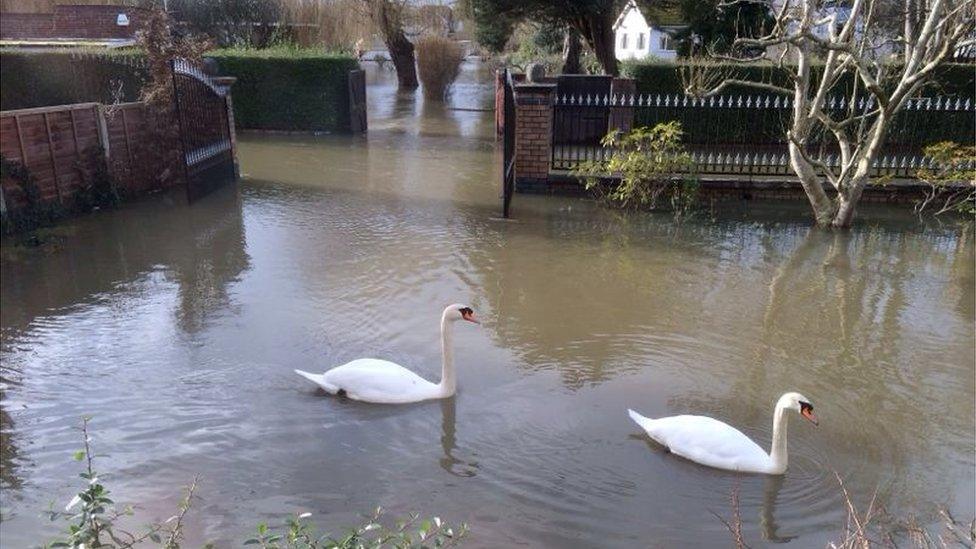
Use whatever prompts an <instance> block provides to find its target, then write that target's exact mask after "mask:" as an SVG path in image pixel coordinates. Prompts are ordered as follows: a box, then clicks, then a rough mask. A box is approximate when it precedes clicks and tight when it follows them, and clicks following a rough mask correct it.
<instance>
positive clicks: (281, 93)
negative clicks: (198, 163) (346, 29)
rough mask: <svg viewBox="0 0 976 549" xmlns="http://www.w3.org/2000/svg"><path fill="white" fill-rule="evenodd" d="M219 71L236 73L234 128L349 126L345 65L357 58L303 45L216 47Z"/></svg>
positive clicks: (348, 68)
mask: <svg viewBox="0 0 976 549" xmlns="http://www.w3.org/2000/svg"><path fill="white" fill-rule="evenodd" d="M208 57H212V58H214V59H216V60H217V63H218V65H219V67H220V72H221V74H233V75H234V76H236V77H237V83H236V84H235V85H234V117H235V119H236V120H237V127H238V128H246V129H260V130H282V131H326V132H332V131H350V108H349V71H351V70H355V69H358V68H359V63H358V61H356V59H354V58H352V57H349V56H345V55H330V54H324V53H317V52H312V51H306V50H288V49H265V50H217V51H215V52H212V53H211V54H208Z"/></svg>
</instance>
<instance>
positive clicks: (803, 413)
mask: <svg viewBox="0 0 976 549" xmlns="http://www.w3.org/2000/svg"><path fill="white" fill-rule="evenodd" d="M800 415H801V416H803V417H805V418H807V419H808V420H810V423H812V424H814V425H820V422H819V421H817V416H815V415H813V410H812V409H810V408H806V407H804V408H803V409H802V410H800Z"/></svg>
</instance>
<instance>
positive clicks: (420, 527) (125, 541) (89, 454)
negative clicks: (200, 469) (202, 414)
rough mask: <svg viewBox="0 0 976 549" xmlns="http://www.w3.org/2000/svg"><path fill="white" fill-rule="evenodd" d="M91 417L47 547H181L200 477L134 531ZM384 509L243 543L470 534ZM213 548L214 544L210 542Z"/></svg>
mask: <svg viewBox="0 0 976 549" xmlns="http://www.w3.org/2000/svg"><path fill="white" fill-rule="evenodd" d="M89 420H90V418H89V417H84V418H82V425H81V432H82V435H83V438H84V447H83V448H82V449H81V450H78V451H77V452H75V453H74V454H73V456H72V457H73V458H74V459H75V461H81V462H84V463H85V470H84V471H83V472H82V473H80V474H79V476H80V477H81V478H82V480H84V487H83V488H82V490H81V491H80V492H78V494H77V495H75V497H74V498H72V499H71V501H70V502H69V503H68V505H67V507H65V510H64V511H56V510H54V509H53V508H52V510H51V511H49V516H50V518H51V520H52V521H53V520H58V519H59V518H60V519H63V520H66V521H67V522H68V526H67V528H66V529H65V531H64V533H63V535H62V536H61V537H60V538H59V539H57V540H55V541H52V542H49V543H47V544H46V545H45V547H70V548H73V549H84V548H95V547H102V548H112V549H127V548H131V547H136V546H144V545H155V546H157V547H163V548H164V549H178V548H179V547H180V543H181V542H182V541H183V519H184V517H185V516H186V514H187V512H188V511H189V510H190V505H191V503H192V501H193V494H194V491H195V490H196V486H197V479H194V481H193V483H192V484H190V486H189V487H188V488H187V489H186V495H185V496H184V497H183V499H182V500H181V501H180V504H179V508H178V509H177V511H176V513H175V514H174V515H173V516H171V517H170V518H168V519H166V520H165V521H163V522H160V523H152V524H148V525H146V526H144V527H143V528H142V529H141V530H137V531H134V532H132V531H129V530H126V529H124V528H123V527H122V526H120V524H119V522H120V519H121V518H122V517H126V516H131V515H132V514H133V509H132V507H125V508H123V509H117V508H116V507H115V502H114V501H113V500H112V499H111V498H110V497H109V494H110V491H109V489H108V488H107V487H106V486H105V485H104V484H103V483H102V481H101V479H100V477H99V474H98V472H97V471H96V470H95V467H94V458H95V453H94V452H93V450H92V446H91V440H92V439H91V435H90V434H89V431H88V422H89ZM381 514H382V509H379V508H377V509H376V511H375V512H374V513H373V515H372V516H371V517H370V518H369V520H367V521H366V522H364V523H363V524H362V525H360V526H357V527H355V528H352V529H350V530H348V531H347V532H346V533H345V534H343V535H341V536H339V537H335V536H332V535H330V534H327V533H321V532H319V531H317V530H316V529H315V528H314V527H313V526H312V525H310V524H309V523H308V522H306V520H305V519H307V518H308V517H309V516H310V515H311V513H302V514H300V515H296V516H293V517H290V518H288V519H287V521H286V524H285V528H284V529H283V530H280V531H279V530H276V529H273V528H269V527H268V526H267V525H266V524H264V523H262V524H259V525H258V527H257V535H256V536H254V537H252V538H250V539H248V540H247V541H245V542H244V545H253V546H258V547H262V548H265V549H378V548H380V547H395V548H398V549H399V548H404V549H405V548H414V547H417V548H427V547H453V546H455V545H458V543H460V541H461V540H462V539H463V538H464V537H465V536H466V535H467V532H468V527H467V526H466V525H465V524H463V523H462V524H461V525H459V526H450V525H448V524H447V523H445V522H443V521H442V520H441V519H440V518H439V517H434V518H432V519H430V520H420V517H419V515H411V516H410V517H409V518H408V519H407V520H402V521H399V522H397V523H396V526H395V527H393V528H388V527H386V526H383V525H382V524H380V515H381ZM208 547H210V545H208Z"/></svg>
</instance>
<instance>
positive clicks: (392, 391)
mask: <svg viewBox="0 0 976 549" xmlns="http://www.w3.org/2000/svg"><path fill="white" fill-rule="evenodd" d="M458 320H467V321H468V322H474V323H475V324H478V321H477V320H476V319H475V317H474V311H472V310H471V307H468V306H466V305H458V304H454V305H448V306H447V308H446V309H444V314H442V315H441V355H442V370H441V382H440V383H431V382H429V381H427V380H426V379H424V378H422V377H420V376H418V375H417V374H415V373H413V372H411V371H410V370H408V369H406V368H404V367H403V366H400V365H399V364H395V363H393V362H389V361H386V360H378V359H375V358H360V359H357V360H353V361H352V362H347V363H346V364H343V365H342V366H336V367H335V368H332V369H331V370H329V371H327V372H325V373H324V374H311V373H309V372H304V371H302V370H295V373H296V374H298V375H300V376H302V377H304V378H306V379H308V380H309V381H311V382H312V383H315V384H316V385H318V386H319V387H321V388H323V389H325V391H326V392H327V393H329V394H333V395H336V394H345V395H346V396H348V397H349V398H351V399H353V400H361V401H363V402H376V403H382V404H404V403H407V402H420V401H422V400H430V399H436V398H446V397H449V396H451V395H453V394H454V392H455V391H456V390H457V383H456V381H455V377H454V349H453V345H452V343H451V332H452V330H453V326H452V325H453V323H454V322H456V321H458Z"/></svg>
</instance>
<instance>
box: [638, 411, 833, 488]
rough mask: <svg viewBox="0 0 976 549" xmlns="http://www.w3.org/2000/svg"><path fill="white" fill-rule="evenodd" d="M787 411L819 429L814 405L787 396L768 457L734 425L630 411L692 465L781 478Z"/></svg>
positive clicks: (775, 419) (776, 416)
mask: <svg viewBox="0 0 976 549" xmlns="http://www.w3.org/2000/svg"><path fill="white" fill-rule="evenodd" d="M786 410H796V411H797V412H799V413H800V415H801V416H803V417H805V418H807V419H808V420H810V421H811V422H812V423H813V424H814V425H817V418H816V416H814V415H813V405H812V404H810V400H809V399H807V398H806V397H804V396H803V395H801V394H800V393H786V394H785V395H783V396H781V397H780V398H779V401H777V402H776V411H775V412H774V413H773V443H772V450H771V451H770V452H769V453H768V454H767V453H766V452H765V451H763V449H762V448H760V447H759V445H758V444H756V443H755V442H753V441H752V440H751V439H750V438H749V437H747V436H745V435H744V434H742V433H741V432H740V431H739V430H738V429H736V428H735V427H732V426H731V425H728V424H725V423H722V422H721V421H719V420H717V419H712V418H710V417H705V416H672V417H662V418H660V419H651V418H648V417H644V416H642V415H640V414H638V413H637V412H635V411H633V410H630V409H628V410H627V412H628V413H629V414H630V418H631V419H633V420H634V421H635V422H636V423H637V425H640V426H641V428H642V429H644V430H645V431H647V434H648V435H650V437H651V438H652V439H654V440H656V441H657V442H659V443H661V444H663V445H664V446H667V447H668V449H669V450H671V451H672V452H673V453H675V454H677V455H679V456H681V457H684V458H687V459H690V460H691V461H694V462H697V463H701V464H702V465H708V466H710V467H718V468H719V469H730V470H732V471H741V472H745V473H766V474H770V475H781V474H783V473H784V472H786V465H787V455H786V415H785V414H784V412H785V411H786Z"/></svg>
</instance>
